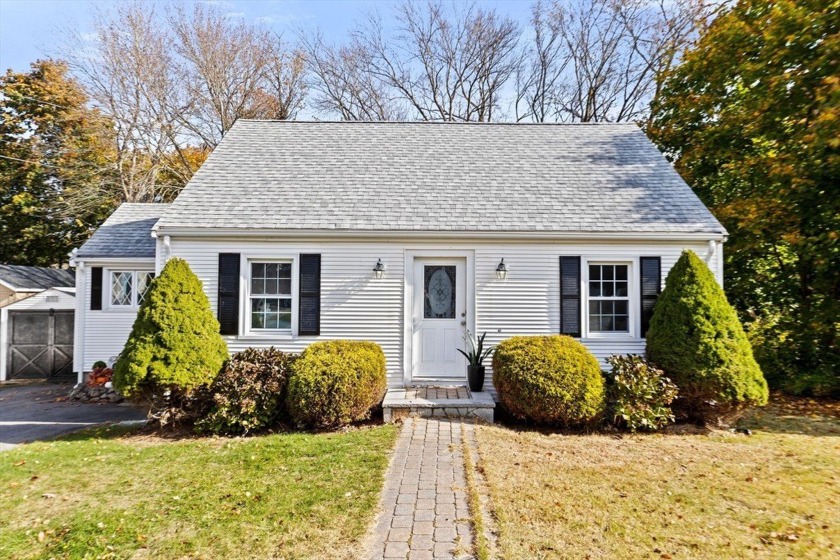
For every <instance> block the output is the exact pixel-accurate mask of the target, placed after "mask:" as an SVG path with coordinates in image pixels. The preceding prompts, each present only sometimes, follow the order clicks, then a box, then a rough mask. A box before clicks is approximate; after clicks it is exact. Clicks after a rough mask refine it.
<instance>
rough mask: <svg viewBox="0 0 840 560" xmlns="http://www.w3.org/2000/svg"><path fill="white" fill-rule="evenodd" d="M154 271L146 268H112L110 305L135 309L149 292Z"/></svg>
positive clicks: (117, 307) (115, 307)
mask: <svg viewBox="0 0 840 560" xmlns="http://www.w3.org/2000/svg"><path fill="white" fill-rule="evenodd" d="M154 277H155V273H154V272H151V271H147V270H112V271H110V279H111V282H110V284H109V289H110V296H109V302H110V307H111V308H114V309H136V308H138V307H140V304H141V303H143V300H145V299H146V294H147V293H148V292H149V286H151V283H152V279H154Z"/></svg>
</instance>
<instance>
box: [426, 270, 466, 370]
mask: <svg viewBox="0 0 840 560" xmlns="http://www.w3.org/2000/svg"><path fill="white" fill-rule="evenodd" d="M465 273H466V260H465V259H432V258H417V259H415V260H414V306H413V309H414V313H413V315H414V317H413V321H414V340H413V344H412V348H413V351H412V354H413V359H412V361H413V363H412V379H413V380H417V381H423V380H430V381H434V380H444V381H446V380H451V381H456V380H463V379H465V378H466V367H467V363H466V360H465V359H464V357H463V356H462V355H461V354H460V353H459V352H457V349H458V348H461V349H463V348H464V334H465V332H466V331H465V329H466V324H467V298H466V274H465Z"/></svg>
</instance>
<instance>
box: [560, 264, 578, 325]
mask: <svg viewBox="0 0 840 560" xmlns="http://www.w3.org/2000/svg"><path fill="white" fill-rule="evenodd" d="M560 334H567V335H569V336H575V337H580V257H560Z"/></svg>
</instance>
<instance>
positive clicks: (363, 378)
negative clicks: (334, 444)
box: [286, 340, 385, 428]
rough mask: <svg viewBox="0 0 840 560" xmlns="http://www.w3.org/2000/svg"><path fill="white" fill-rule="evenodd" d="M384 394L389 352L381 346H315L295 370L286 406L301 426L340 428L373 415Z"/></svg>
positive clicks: (354, 343) (349, 342)
mask: <svg viewBox="0 0 840 560" xmlns="http://www.w3.org/2000/svg"><path fill="white" fill-rule="evenodd" d="M383 396H385V354H384V353H383V352H382V348H380V347H379V345H378V344H375V343H373V342H362V341H354V340H331V341H324V342H315V343H313V344H310V345H309V347H308V348H307V349H306V350H304V351H303V353H302V354H301V355H300V358H298V359H297V361H295V364H294V366H293V367H292V377H291V378H290V379H289V393H288V398H287V401H286V402H287V406H288V410H289V415H290V416H291V418H292V421H293V422H294V423H295V424H297V425H298V426H301V427H312V428H336V427H338V426H343V425H346V424H349V423H351V422H356V421H358V420H364V419H365V418H368V417H369V415H370V410H371V408H373V407H374V406H376V405H377V404H379V402H381V400H382V397H383Z"/></svg>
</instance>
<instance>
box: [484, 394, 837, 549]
mask: <svg viewBox="0 0 840 560" xmlns="http://www.w3.org/2000/svg"><path fill="white" fill-rule="evenodd" d="M838 411H840V406H838V405H837V404H834V405H827V406H826V405H820V404H819V403H813V402H810V403H809V402H808V401H804V400H784V401H782V402H779V403H776V404H774V405H771V406H770V407H768V408H767V409H764V410H760V411H755V412H753V413H752V414H751V415H750V416H749V417H748V418H746V419H745V420H744V421H743V422H742V426H746V427H749V428H750V429H751V430H752V431H753V435H752V436H747V435H742V434H734V433H731V432H727V431H715V432H711V433H708V434H697V433H694V434H691V433H689V434H685V433H683V434H679V433H670V434H662V435H638V436H624V437H621V438H619V437H616V436H611V435H562V434H553V433H546V432H539V431H532V430H520V429H510V428H505V427H502V426H482V427H480V428H479V430H478V433H477V436H478V441H479V450H480V456H481V462H480V465H479V468H481V469H483V471H484V473H485V476H486V478H487V481H488V485H489V487H490V488H489V490H490V494H491V498H492V501H493V507H494V514H495V517H496V522H497V525H498V527H499V532H500V536H499V548H500V552H501V556H502V557H503V558H529V559H541V558H590V559H601V558H603V559H637V558H639V559H644V558H650V559H669V558H673V559H680V558H686V559H687V558H697V559H707V558H732V559H738V558H743V559H750V560H752V559H757V558H774V559H775V558H838V556H837V555H838V550H840V517H838V512H840V414H839V413H838Z"/></svg>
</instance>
